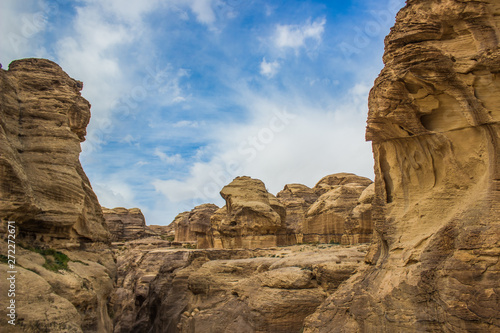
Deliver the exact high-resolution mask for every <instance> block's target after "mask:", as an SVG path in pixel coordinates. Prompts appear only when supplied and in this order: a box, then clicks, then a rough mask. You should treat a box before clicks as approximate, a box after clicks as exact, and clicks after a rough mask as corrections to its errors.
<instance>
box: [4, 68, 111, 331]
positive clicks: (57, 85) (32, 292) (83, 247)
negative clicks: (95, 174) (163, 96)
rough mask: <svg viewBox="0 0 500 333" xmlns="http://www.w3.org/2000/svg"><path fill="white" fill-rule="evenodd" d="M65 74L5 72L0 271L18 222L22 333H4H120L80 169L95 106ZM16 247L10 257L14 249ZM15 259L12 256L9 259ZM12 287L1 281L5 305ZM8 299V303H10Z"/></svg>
mask: <svg viewBox="0 0 500 333" xmlns="http://www.w3.org/2000/svg"><path fill="white" fill-rule="evenodd" d="M82 87H83V85H82V83H81V82H79V81H76V80H73V79H72V78H70V77H69V76H68V75H67V74H66V73H65V72H64V71H63V70H62V69H61V68H60V67H59V66H58V65H57V64H55V63H53V62H51V61H49V60H45V59H23V60H17V61H14V62H12V63H11V64H10V66H9V70H8V71H5V70H3V69H0V219H1V223H2V226H1V227H0V229H3V231H5V232H2V236H1V238H0V250H1V251H0V252H1V253H2V260H1V261H0V271H2V272H4V273H5V272H7V271H13V270H14V269H12V267H9V265H7V263H8V262H7V260H4V259H5V258H6V257H5V256H6V255H7V253H8V251H7V249H9V250H12V243H11V244H7V241H6V240H5V238H6V237H7V235H8V234H7V232H6V229H7V228H6V226H7V223H6V221H7V220H10V221H13V222H15V226H16V228H15V230H16V234H15V235H16V240H15V242H16V249H15V250H16V251H15V258H16V260H15V272H16V273H15V274H13V275H15V277H16V279H15V285H16V290H15V294H16V295H15V300H16V326H12V325H10V324H8V323H7V320H6V318H8V317H7V313H6V310H7V305H2V306H1V309H0V316H1V317H2V320H0V331H2V332H112V330H113V326H112V321H111V319H110V317H109V315H108V299H109V298H110V297H111V293H112V291H113V282H114V279H115V272H116V265H115V262H114V257H113V253H112V252H111V250H110V248H109V240H110V239H109V237H110V234H109V232H108V231H107V228H106V225H105V223H104V218H103V214H102V210H101V206H100V205H99V202H98V200H97V197H96V196H95V194H94V192H93V191H92V188H91V186H90V182H89V180H88V178H87V176H86V175H85V173H84V172H83V169H82V166H81V164H80V161H79V154H80V150H81V149H80V142H82V141H83V140H84V139H85V134H86V126H87V124H88V122H89V119H90V104H89V103H88V102H87V101H86V100H85V99H84V98H83V97H82V96H81V95H80V90H81V89H82ZM8 246H10V247H8ZM9 254H11V253H9ZM10 288H11V286H10V284H9V280H7V279H6V278H5V275H4V274H2V279H0V290H2V297H1V299H2V300H5V301H6V302H8V298H6V296H7V290H9V289H10ZM3 292H5V294H3Z"/></svg>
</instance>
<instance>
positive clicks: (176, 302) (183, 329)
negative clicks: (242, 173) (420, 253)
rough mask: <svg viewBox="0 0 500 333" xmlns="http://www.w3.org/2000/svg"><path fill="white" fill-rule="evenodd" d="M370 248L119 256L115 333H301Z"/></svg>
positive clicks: (169, 251) (164, 251) (165, 251)
mask: <svg viewBox="0 0 500 333" xmlns="http://www.w3.org/2000/svg"><path fill="white" fill-rule="evenodd" d="M367 248H368V246H366V245H360V246H357V247H349V248H346V247H341V246H324V247H323V248H318V247H313V246H305V245H302V246H293V247H288V248H279V249H274V250H273V249H267V250H258V249H254V250H248V249H241V250H235V249H234V250H228V249H224V250H214V249H212V250H194V251H192V250H185V249H171V248H170V249H168V248H165V249H156V250H149V251H144V250H142V251H138V250H126V251H121V252H119V253H117V257H118V267H119V268H118V280H117V283H118V285H119V286H120V287H119V288H118V289H117V290H116V293H115V295H114V296H113V300H112V303H113V307H114V313H115V332H116V333H122V332H123V333H125V332H137V333H140V332H169V333H177V332H179V333H188V332H189V333H205V332H226V333H233V332H248V333H252V332H269V333H271V332H272V333H290V332H297V333H298V332H300V331H301V329H302V327H303V320H304V318H306V317H307V316H308V315H309V314H311V313H313V312H314V311H315V309H316V308H317V307H318V306H319V305H320V304H321V302H322V301H323V300H324V299H326V297H327V295H328V294H329V293H331V292H333V291H335V290H336V289H337V288H338V286H339V285H341V283H342V282H343V281H345V280H347V279H348V278H349V277H350V276H352V275H353V274H355V273H356V272H357V271H362V270H363V269H365V268H366V266H367V265H366V264H364V262H363V257H364V255H365V253H366V252H365V251H366V250H367Z"/></svg>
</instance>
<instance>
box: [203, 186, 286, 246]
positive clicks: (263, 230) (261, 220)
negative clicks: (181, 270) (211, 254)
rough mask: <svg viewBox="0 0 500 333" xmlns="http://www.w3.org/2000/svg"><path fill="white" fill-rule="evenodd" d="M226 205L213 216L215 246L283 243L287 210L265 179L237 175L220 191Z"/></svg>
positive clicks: (275, 244) (273, 244)
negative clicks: (270, 191) (268, 187)
mask: <svg viewBox="0 0 500 333" xmlns="http://www.w3.org/2000/svg"><path fill="white" fill-rule="evenodd" d="M220 193H221V196H222V197H223V198H224V200H225V201H226V205H225V206H224V207H222V208H221V209H219V210H217V211H216V212H215V214H214V215H213V216H212V218H211V225H212V229H213V234H214V247H215V248H228V249H231V248H257V247H269V246H277V245H280V235H283V234H285V233H286V230H285V229H286V228H285V217H286V211H285V207H284V206H283V204H281V203H280V202H279V201H278V200H277V199H276V197H275V196H274V195H272V194H270V193H269V192H268V191H267V190H266V187H265V185H264V183H263V182H262V181H260V180H258V179H252V178H250V177H237V178H236V179H234V180H233V181H232V182H231V183H230V184H229V185H226V186H224V188H223V189H222V191H221V192H220Z"/></svg>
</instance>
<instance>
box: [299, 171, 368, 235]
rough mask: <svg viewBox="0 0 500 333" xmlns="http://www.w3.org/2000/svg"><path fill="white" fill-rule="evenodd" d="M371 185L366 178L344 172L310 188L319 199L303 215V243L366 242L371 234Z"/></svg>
mask: <svg viewBox="0 0 500 333" xmlns="http://www.w3.org/2000/svg"><path fill="white" fill-rule="evenodd" d="M371 184H372V181H371V180H370V179H368V178H365V177H360V176H356V175H354V174H348V173H341V174H334V175H330V176H327V177H324V178H323V179H321V180H320V181H319V182H318V184H316V186H315V187H314V188H313V190H314V192H315V193H316V194H317V195H320V197H319V198H318V199H317V200H316V201H315V202H314V203H313V204H312V205H311V206H310V207H309V209H308V210H307V212H306V214H305V221H304V222H303V228H302V232H303V241H304V242H306V243H308V242H320V243H337V244H359V243H368V242H370V241H371V238H372V233H373V226H372V220H371V199H372V198H373V196H370V195H369V192H370V191H371V192H373V187H370V185H371ZM365 191H366V193H365ZM361 199H362V200H363V201H362V202H361V201H360V200H361ZM358 206H359V207H358Z"/></svg>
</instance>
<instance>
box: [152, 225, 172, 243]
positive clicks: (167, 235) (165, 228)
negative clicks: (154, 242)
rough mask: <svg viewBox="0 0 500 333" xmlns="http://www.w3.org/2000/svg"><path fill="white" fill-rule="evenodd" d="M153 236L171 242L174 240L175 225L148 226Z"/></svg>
mask: <svg viewBox="0 0 500 333" xmlns="http://www.w3.org/2000/svg"><path fill="white" fill-rule="evenodd" d="M148 227H149V229H151V230H152V231H153V232H154V233H155V234H157V235H158V236H160V238H161V239H164V240H170V241H173V240H174V239H175V224H174V223H170V224H169V225H154V224H151V225H148Z"/></svg>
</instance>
